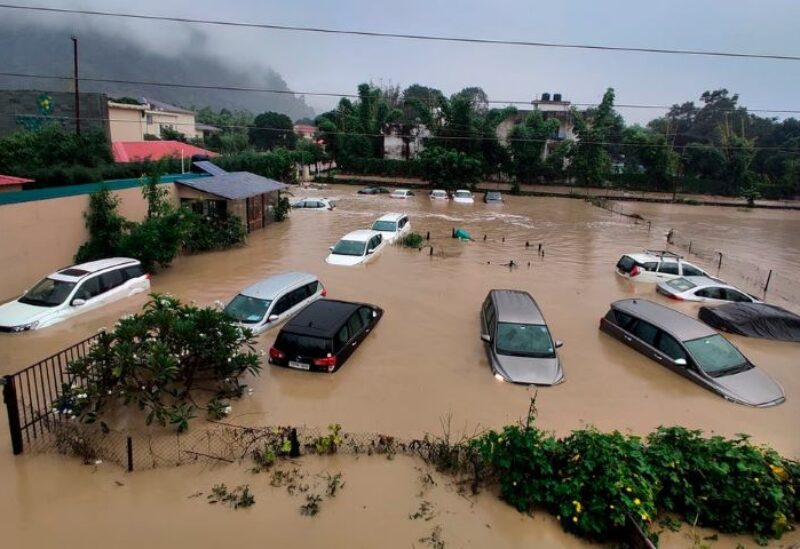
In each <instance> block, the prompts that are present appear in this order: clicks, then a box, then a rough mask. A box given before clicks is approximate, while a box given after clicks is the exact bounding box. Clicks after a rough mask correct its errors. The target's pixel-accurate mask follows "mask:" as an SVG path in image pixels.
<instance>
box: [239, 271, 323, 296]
mask: <svg viewBox="0 0 800 549" xmlns="http://www.w3.org/2000/svg"><path fill="white" fill-rule="evenodd" d="M315 280H317V277H315V276H314V275H312V274H309V273H300V272H296V271H293V272H289V273H281V274H279V275H275V276H271V277H269V278H265V279H264V280H260V281H258V282H256V283H255V284H253V285H252V286H248V287H247V288H245V289H244V290H243V291H242V295H246V296H248V297H256V298H258V299H274V298H275V297H277V295H278V294H279V293H281V292H283V291H284V290H285V289H287V288H290V287H292V286H294V285H295V284H308V283H311V282H314V281H315Z"/></svg>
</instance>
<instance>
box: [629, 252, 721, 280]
mask: <svg viewBox="0 0 800 549" xmlns="http://www.w3.org/2000/svg"><path fill="white" fill-rule="evenodd" d="M616 271H617V274H618V275H619V276H621V277H623V278H627V279H628V280H632V281H633V282H662V281H664V280H672V279H673V278H678V277H681V276H709V275H708V274H707V273H706V272H705V271H704V270H703V269H701V268H699V267H697V266H695V265H692V264H691V263H689V262H688V261H684V260H683V258H682V257H681V256H679V255H678V254H676V253H673V252H668V251H663V250H655V251H654V250H645V251H644V252H642V253H632V254H625V255H623V256H622V257H621V258H620V259H619V261H617V269H616Z"/></svg>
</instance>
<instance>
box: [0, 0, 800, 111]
mask: <svg viewBox="0 0 800 549" xmlns="http://www.w3.org/2000/svg"><path fill="white" fill-rule="evenodd" d="M19 3H24V2H23V0H19ZM36 3H37V4H38V3H39V2H36ZM41 5H53V6H59V7H84V8H95V9H99V10H109V11H113V10H118V11H131V10H135V11H136V12H137V13H147V14H155V15H171V16H184V17H196V18H202V19H226V20H242V21H249V22H264V23H276V24H286V25H306V26H320V27H333V28H341V29H359V30H373V31H386V32H409V33H419V34H443V35H458V36H470V37H480V38H495V39H509V40H515V39H516V40H537V41H551V42H572V43H585V44H605V45H617V46H636V47H656V48H659V47H660V48H685V49H706V50H730V51H746V52H753V53H775V54H789V55H798V54H800V47H799V46H800V40H799V39H798V35H797V32H798V31H797V25H798V22H800V2H798V1H797V0H770V1H769V2H756V1H751V0H737V1H736V2H731V1H730V0H725V1H723V0H648V1H642V0H604V1H599V0H560V1H558V2H554V1H552V0H548V1H534V0H527V1H525V0H495V1H493V2H487V1H485V0H484V1H477V0H464V1H459V2H456V1H446V0H403V1H401V2H394V3H389V2H385V1H383V2H380V1H376V0H371V1H367V0H336V1H320V0H318V1H311V0H292V1H286V0H284V1H273V0H270V1H267V0H228V1H226V2H219V1H218V0H216V1H215V0H172V1H170V2H164V1H163V0H161V1H155V0H139V1H138V2H136V3H132V2H130V1H129V0H104V1H100V0H61V1H59V2H52V1H47V0H41ZM10 15H11V14H10V13H9V12H7V11H5V10H0V16H10ZM14 16H15V17H19V15H14ZM25 17H26V18H28V17H35V18H36V19H37V21H39V22H42V23H47V24H53V25H58V26H62V25H64V24H67V25H68V24H70V22H72V21H75V20H76V18H85V19H86V20H88V21H91V22H94V23H96V24H97V25H98V26H100V27H103V28H106V29H108V30H109V32H114V33H117V32H122V33H124V34H125V35H127V36H130V37H132V38H135V39H137V40H138V41H140V42H142V43H145V44H147V45H148V47H151V48H153V49H154V50H156V51H161V52H164V51H175V52H176V53H178V52H180V51H182V50H183V49H185V48H201V49H203V50H205V51H208V52H211V53H213V54H214V55H216V56H218V57H220V58H221V59H224V60H226V61H228V62H230V63H233V64H237V65H239V66H243V67H246V68H247V69H248V70H253V71H258V70H261V69H263V68H264V67H268V66H271V67H272V68H274V69H275V70H276V71H278V72H279V73H280V74H281V75H282V76H283V78H284V79H285V80H286V82H287V83H288V85H289V87H290V88H292V89H297V90H308V91H326V92H344V93H352V92H353V91H354V90H355V87H356V85H357V84H358V83H359V82H363V81H372V82H375V83H378V84H379V83H391V84H400V85H401V86H406V85H409V84H413V83H420V84H425V85H429V86H433V87H437V88H440V89H442V90H443V91H444V92H445V93H447V94H449V93H453V92H455V91H458V90H459V89H461V88H463V87H465V86H472V85H475V86H481V87H482V88H483V89H484V90H485V91H486V92H487V94H488V95H489V97H490V98H491V99H497V100H530V99H532V98H533V97H534V96H536V95H538V94H540V93H541V92H544V91H549V92H561V93H562V94H564V97H565V98H566V99H570V100H573V101H576V102H596V101H598V100H599V98H600V97H601V96H602V94H603V92H604V91H605V89H606V87H608V86H612V87H614V88H615V89H616V91H617V101H618V102H619V103H658V104H672V103H678V102H683V101H686V100H692V99H694V100H696V99H697V97H698V96H699V95H700V94H701V93H702V92H703V91H704V90H706V89H715V88H719V87H725V88H728V89H729V90H731V91H735V92H737V93H739V94H740V96H741V102H742V103H743V104H744V105H746V106H749V107H752V108H787V109H798V108H800V101H798V100H797V99H796V98H795V97H796V95H797V94H796V90H797V89H798V87H799V86H800V63H798V62H788V61H765V60H747V59H723V58H710V57H688V56H666V55H655V54H649V55H648V54H639V53H611V52H592V51H575V50H557V49H548V48H526V47H511V46H490V45H467V44H458V43H433V42H416V41H410V40H402V39H383V38H365V37H351V36H332V35H323V34H308V33H295V32H286V31H264V30H243V29H235V28H225V27H217V26H198V25H183V24H177V23H160V22H156V23H154V22H146V21H132V20H110V19H106V18H89V17H86V16H57V15H48V14H41V13H38V14H35V15H28V16H25ZM142 76H143V78H144V77H146V75H142ZM108 77H110V78H113V77H114V75H108ZM222 84H229V85H230V84H234V85H235V84H236V83H235V82H223V83H222ZM306 100H307V102H308V104H310V105H311V106H313V107H314V108H315V109H316V110H317V111H318V112H321V111H324V110H327V109H329V108H331V107H333V105H334V104H335V103H336V99H331V98H320V97H313V96H309V97H307V98H306ZM621 112H622V113H623V115H624V116H625V117H626V119H627V120H628V121H629V122H635V121H646V120H648V119H650V118H653V117H655V116H657V115H658V114H659V112H658V111H639V110H636V111H633V110H622V111H621Z"/></svg>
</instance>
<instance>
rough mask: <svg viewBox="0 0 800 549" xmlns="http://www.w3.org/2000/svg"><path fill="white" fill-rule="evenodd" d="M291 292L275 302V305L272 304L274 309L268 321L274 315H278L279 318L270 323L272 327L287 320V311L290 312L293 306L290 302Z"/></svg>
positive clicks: (268, 315)
mask: <svg viewBox="0 0 800 549" xmlns="http://www.w3.org/2000/svg"><path fill="white" fill-rule="evenodd" d="M290 294H291V292H287V293H285V294H283V295H282V296H281V297H279V298H278V299H277V300H275V303H273V304H272V308H271V309H270V311H269V313H268V314H267V319H269V317H271V316H272V315H277V316H278V318H277V319H275V320H272V321H270V322H269V324H270V325H272V324H276V323H278V322H282V321H283V320H285V319H286V311H288V310H289V309H290V308H291V307H292V305H291V301H290V298H289V296H290Z"/></svg>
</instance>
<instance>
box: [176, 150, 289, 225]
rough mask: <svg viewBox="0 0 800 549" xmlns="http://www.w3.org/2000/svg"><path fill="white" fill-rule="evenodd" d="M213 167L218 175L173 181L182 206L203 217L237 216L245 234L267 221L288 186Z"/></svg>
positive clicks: (252, 175) (251, 174) (244, 173)
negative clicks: (245, 229) (243, 225)
mask: <svg viewBox="0 0 800 549" xmlns="http://www.w3.org/2000/svg"><path fill="white" fill-rule="evenodd" d="M198 164H200V163H198ZM212 166H213V164H212ZM214 167H215V168H216V169H215V170H213V171H214V173H216V174H217V175H212V176H209V177H194V178H187V179H178V180H176V181H175V186H176V189H177V192H178V198H179V199H180V201H181V204H182V205H186V206H188V207H191V208H192V209H193V210H195V211H196V212H198V213H202V214H203V215H236V216H237V217H239V218H240V219H241V220H242V221H243V222H244V223H245V226H246V227H247V232H252V231H254V230H257V229H261V228H263V227H264V226H265V225H266V224H267V223H268V222H269V217H270V208H271V206H274V205H275V204H277V202H278V199H279V198H280V191H281V190H282V189H285V188H286V187H287V186H288V185H286V184H284V183H281V182H279V181H275V180H274V179H268V178H266V177H261V176H260V175H255V174H253V173H250V172H230V173H228V172H225V171H224V170H221V169H220V168H217V167H216V166H214ZM203 169H205V168H203Z"/></svg>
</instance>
